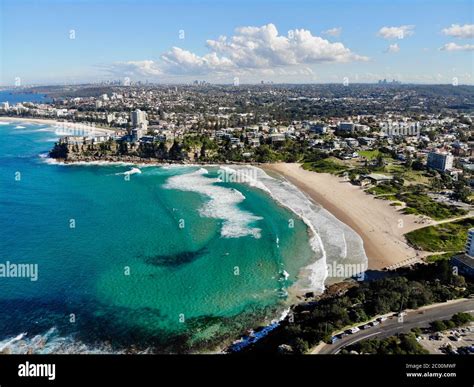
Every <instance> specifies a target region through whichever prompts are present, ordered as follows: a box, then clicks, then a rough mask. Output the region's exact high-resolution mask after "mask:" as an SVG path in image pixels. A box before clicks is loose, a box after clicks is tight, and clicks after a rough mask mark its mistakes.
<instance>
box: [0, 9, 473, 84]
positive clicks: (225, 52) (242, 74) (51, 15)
mask: <svg viewBox="0 0 474 387" xmlns="http://www.w3.org/2000/svg"><path fill="white" fill-rule="evenodd" d="M473 14H474V9H473V2H472V1H469V0H467V1H459V0H454V1H453V0H451V1H435V0H432V1H416V0H415V1H414V0H407V1H389V2H384V1H377V0H370V1H369V0H362V1H356V0H353V1H342V0H341V1H338V0H333V1H328V0H326V1H315V0H313V1H301V0H293V1H290V0H281V1H264V0H253V1H247V0H243V1H242V0H239V1H189V0H188V1H184V0H181V1H179V0H178V1H144V0H137V1H120V0H115V1H105V0H102V1H86V0H75V1H65V0H63V1H58V0H42V1H32V0H29V1H27V0H25V1H22V0H0V17H1V18H0V26H1V36H0V41H1V48H0V56H1V59H0V66H1V67H0V84H3V85H6V84H13V83H14V81H15V78H16V77H18V78H20V79H21V82H22V83H23V84H30V83H45V84H48V83H49V84H53V83H64V82H71V83H72V82H84V81H99V80H108V79H123V78H125V77H128V78H130V79H131V80H150V81H157V82H189V81H192V80H194V79H200V80H207V81H210V82H220V83H231V82H233V80H234V78H238V79H239V82H241V83H252V82H259V81H260V80H265V81H273V82H295V83H299V82H316V83H325V82H342V81H343V79H344V78H347V79H348V81H349V82H374V81H377V80H378V79H381V78H388V79H392V78H395V79H397V80H400V81H402V82H414V83H452V81H453V78H454V77H455V78H457V79H458V82H459V83H461V84H463V83H467V84H473V83H474V58H473V57H474V39H473V30H474V26H473ZM453 25H454V26H453ZM245 27H252V28H245ZM384 27H385V29H384ZM71 30H73V32H71ZM328 30H329V31H328ZM180 31H181V37H183V36H182V34H183V32H184V39H181V38H180ZM400 31H403V35H400ZM220 36H226V37H227V38H226V40H219V37H220ZM71 37H73V38H74V39H71ZM209 40H210V41H211V42H209Z"/></svg>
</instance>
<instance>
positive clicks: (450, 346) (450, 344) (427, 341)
mask: <svg viewBox="0 0 474 387" xmlns="http://www.w3.org/2000/svg"><path fill="white" fill-rule="evenodd" d="M419 343H420V344H421V345H422V346H423V347H424V348H426V349H427V350H428V351H429V352H430V353H432V354H443V353H444V354H446V353H450V354H467V353H469V352H470V353H472V354H474V323H471V324H470V325H468V326H466V327H462V328H455V329H450V330H447V331H444V332H438V333H435V334H433V333H429V334H425V333H424V334H422V335H421V339H420V341H419ZM463 347H467V348H466V349H461V350H459V348H463Z"/></svg>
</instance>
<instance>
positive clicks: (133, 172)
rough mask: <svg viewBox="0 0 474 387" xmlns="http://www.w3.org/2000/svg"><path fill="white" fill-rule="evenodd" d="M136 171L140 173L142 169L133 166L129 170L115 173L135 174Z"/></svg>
mask: <svg viewBox="0 0 474 387" xmlns="http://www.w3.org/2000/svg"><path fill="white" fill-rule="evenodd" d="M137 173H142V171H141V170H140V169H139V168H135V167H133V168H132V169H130V170H129V171H125V172H119V173H116V175H135V174H137Z"/></svg>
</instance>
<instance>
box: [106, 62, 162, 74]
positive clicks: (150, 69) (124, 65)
mask: <svg viewBox="0 0 474 387" xmlns="http://www.w3.org/2000/svg"><path fill="white" fill-rule="evenodd" d="M103 68H105V70H107V71H108V72H111V73H113V74H115V75H120V76H138V77H152V76H158V75H161V74H162V73H163V71H162V69H161V68H160V66H159V64H158V63H156V62H154V61H152V60H141V61H128V62H115V63H114V64H112V65H110V66H103Z"/></svg>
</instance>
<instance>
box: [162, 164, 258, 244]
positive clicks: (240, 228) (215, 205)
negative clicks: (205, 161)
mask: <svg viewBox="0 0 474 387" xmlns="http://www.w3.org/2000/svg"><path fill="white" fill-rule="evenodd" d="M207 173H208V171H207V170H206V169H204V168H200V169H198V170H197V171H194V172H190V173H186V174H180V175H176V176H172V177H170V178H169V179H168V180H167V182H166V184H165V186H164V187H165V188H167V189H176V190H180V191H189V192H197V193H200V194H202V195H205V196H207V197H208V198H210V200H209V201H208V202H207V203H206V204H205V205H204V206H203V207H202V208H201V209H200V210H199V213H200V215H201V216H204V217H207V218H214V219H222V220H223V224H222V228H221V236H223V237H225V238H239V237H243V236H247V235H251V236H253V237H254V238H260V236H261V234H260V232H261V230H260V228H257V227H253V226H252V224H253V223H254V222H256V221H258V220H260V219H262V218H261V217H259V216H255V215H253V214H252V213H250V212H248V211H244V210H241V209H239V208H238V204H239V203H241V202H243V201H244V200H245V196H244V195H243V194H242V193H241V192H240V191H237V190H236V189H233V188H225V187H222V186H219V185H216V183H218V182H220V180H219V179H215V178H209V177H206V176H204V175H206V174H207Z"/></svg>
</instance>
